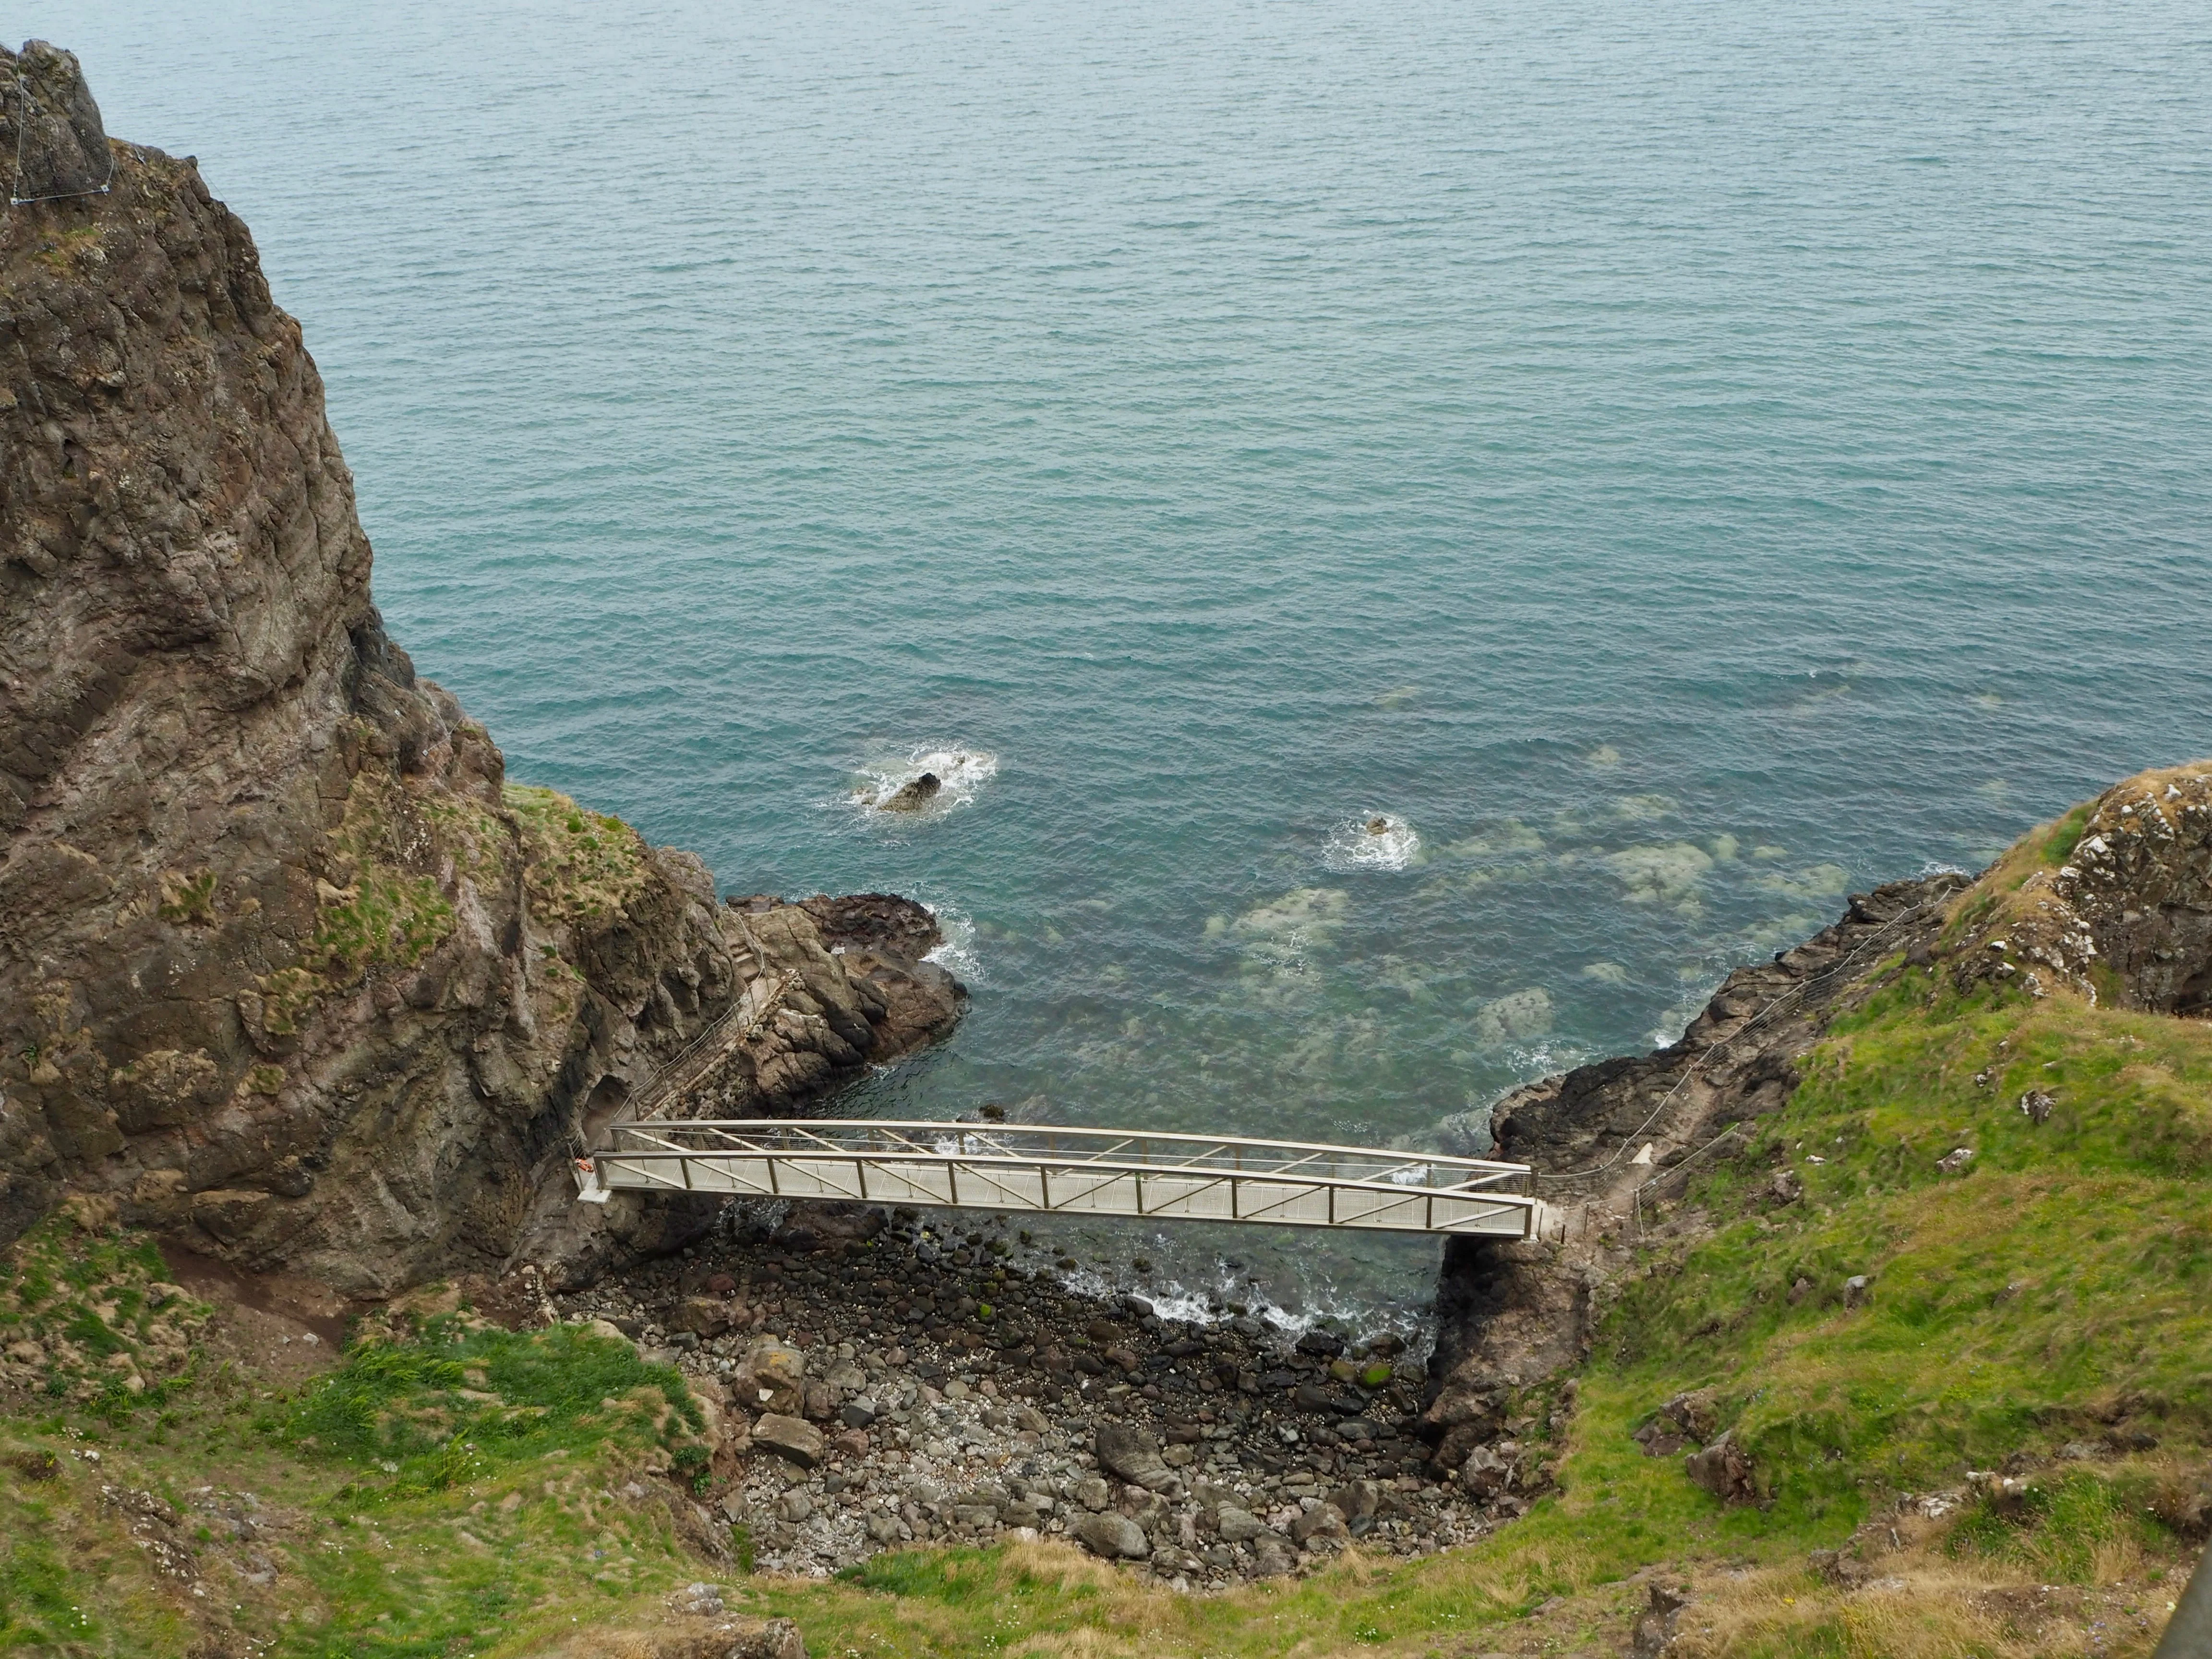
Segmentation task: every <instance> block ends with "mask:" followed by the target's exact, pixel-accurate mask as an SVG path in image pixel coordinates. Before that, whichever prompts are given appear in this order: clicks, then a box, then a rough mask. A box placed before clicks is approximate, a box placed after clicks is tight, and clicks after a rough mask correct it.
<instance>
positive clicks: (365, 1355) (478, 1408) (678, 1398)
mask: <svg viewBox="0 0 2212 1659" xmlns="http://www.w3.org/2000/svg"><path fill="white" fill-rule="evenodd" d="M258 1427H260V1428H261V1429H262V1430H263V1431H264V1432H265V1433H268V1434H270V1436H272V1437H274V1438H276V1440H277V1441H279V1442H280V1443H283V1444H284V1445H286V1446H289V1447H291V1448H293V1449H297V1450H300V1451H302V1452H306V1453H309V1454H311V1455H314V1456H316V1457H319V1458H325V1459H335V1460H337V1461H340V1462H347V1463H351V1464H354V1465H356V1466H365V1467H367V1468H374V1469H376V1470H378V1471H380V1472H381V1474H383V1475H385V1476H386V1477H389V1478H388V1479H385V1480H378V1479H376V1478H374V1476H372V1477H370V1478H368V1479H366V1480H362V1481H361V1482H359V1483H358V1484H357V1485H356V1486H354V1487H352V1488H350V1489H349V1492H350V1493H351V1495H352V1496H355V1497H357V1498H360V1499H361V1500H362V1501H369V1500H372V1499H374V1500H376V1501H381V1502H391V1501H394V1500H397V1499H398V1498H406V1497H409V1496H413V1495H417V1494H420V1493H423V1492H445V1491H447V1490H450V1489H452V1488H453V1487H455V1486H466V1485H468V1484H469V1483H470V1482H471V1481H473V1480H477V1479H480V1478H482V1477H483V1476H485V1475H487V1474H491V1473H493V1472H494V1471H495V1470H496V1469H497V1468H500V1467H501V1466H502V1465H505V1464H509V1463H513V1462H518V1461H520V1460H524V1459H532V1458H542V1457H544V1456H545V1455H548V1454H549V1453H552V1452H556V1451H558V1452H573V1451H597V1450H599V1449H602V1448H607V1447H621V1448H629V1449H643V1448H647V1447H651V1446H655V1445H658V1446H661V1447H665V1448H667V1449H670V1450H671V1455H672V1460H677V1461H680V1460H681V1459H682V1458H683V1456H684V1454H685V1453H686V1452H687V1451H688V1452H691V1453H693V1454H695V1455H694V1456H693V1457H692V1458H691V1460H690V1462H691V1464H692V1465H693V1466H694V1467H703V1464H704V1461H705V1460H704V1454H703V1449H701V1448H700V1447H699V1444H698V1443H697V1441H696V1439H694V1438H693V1437H695V1436H696V1434H697V1433H698V1432H699V1431H700V1429H701V1427H702V1422H701V1418H700V1415H699V1407H698V1405H697V1403H696V1401H693V1400H692V1398H691V1396H690V1392H689V1390H687V1389H685V1387H684V1381H683V1378H682V1377H681V1376H678V1374H677V1372H676V1371H675V1370H673V1369H671V1368H670V1367H668V1366H665V1365H650V1364H646V1363H645V1361H643V1360H642V1359H641V1358H638V1355H637V1351H636V1349H635V1348H633V1347H632V1346H630V1345H629V1343H627V1342H623V1341H620V1340H614V1339H610V1338H604V1337H597V1336H592V1335H591V1334H588V1333H586V1331H584V1330H583V1329H582V1328H579V1327H575V1326H567V1325H563V1326H556V1327H555V1328H552V1329H550V1330H546V1331H536V1332H527V1333H525V1332H514V1331H504V1330H500V1329H497V1328H488V1327H487V1328H470V1327H469V1326H468V1325H467V1324H465V1322H463V1321H461V1320H460V1319H459V1318H458V1317H455V1316H447V1317H446V1318H442V1319H437V1320H433V1321H431V1322H429V1324H428V1327H427V1328H425V1330H424V1332H423V1333H422V1336H421V1337H420V1339H419V1340H404V1341H391V1340H382V1339H381V1338H376V1339H371V1340H364V1341H362V1342H360V1343H358V1344H356V1346H355V1347H354V1348H353V1349H352V1351H351V1352H349V1354H348V1355H347V1357H346V1360H345V1363H344V1364H343V1365H341V1366H340V1367H339V1368H338V1369H337V1370H335V1371H332V1372H331V1373H329V1374H328V1375H326V1376H321V1377H319V1378H317V1379H316V1380H315V1381H314V1382H313V1383H311V1384H309V1385H308V1386H307V1388H306V1389H304V1390H303V1391H302V1393H301V1395H300V1397H299V1398H298V1399H296V1400H295V1401H289V1402H287V1403H286V1404H285V1405H284V1406H283V1408H282V1409H281V1410H278V1411H276V1412H273V1413H267V1414H265V1415H264V1416H263V1417H262V1418H261V1419H259V1421H258Z"/></svg>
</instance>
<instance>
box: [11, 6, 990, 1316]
mask: <svg viewBox="0 0 2212 1659" xmlns="http://www.w3.org/2000/svg"><path fill="white" fill-rule="evenodd" d="M20 62H21V65H22V66H23V68H24V71H25V73H24V77H23V84H24V86H25V87H26V88H27V89H28V93H29V95H28V96H14V97H11V99H10V100H9V101H8V102H7V103H6V104H5V105H0V155H12V154H13V153H14V152H15V149H16V146H17V143H18V137H19V135H20V137H21V140H22V142H23V146H24V149H25V151H26V155H27V162H26V166H27V167H29V168H31V169H32V170H33V171H35V172H37V173H39V175H40V177H42V178H44V177H49V176H51V177H55V178H60V177H64V175H66V177H68V178H71V179H73V178H76V176H77V175H78V174H82V173H86V170H87V168H88V167H89V166H90V162H89V161H88V160H87V157H88V155H90V153H91V152H92V151H93V150H94V149H98V150H100V151H105V152H106V155H107V156H111V157H112V179H110V181H109V183H108V185H107V188H106V191H105V192H104V193H96V194H87V195H76V196H71V197H65V198H64V199H58V200H53V201H48V202H41V203H34V204H27V205H20V206H17V207H15V208H14V209H12V210H10V211H9V213H8V214H7V215H6V216H5V219H4V222H0V836H4V843H3V844H0V1239H5V1238H7V1237H14V1236H15V1234H16V1233H18V1232H20V1231H21V1230H22V1229H23V1228H24V1227H25V1226H27V1225H29V1223H30V1222H31V1221H33V1219H35V1218H37V1217H38V1216H40V1214H42V1213H44V1212H46V1211H47V1210H49V1209H51V1208H52V1207H53V1206H55V1205H56V1204H57V1203H58V1201H59V1200H60V1199H61V1198H62V1196H63V1195H64V1192H65V1191H67V1190H69V1189H70V1188H77V1189H81V1190H85V1191H88V1192H90V1193H94V1194H100V1195H103V1196H104V1197H105V1198H106V1199H107V1200H112V1201H113V1202H114V1203H115V1204H116V1205H117V1206H118V1208H119V1210H120V1212H122V1213H123V1214H124V1216H125V1218H128V1219H131V1220H133V1221H137V1222H141V1223H143V1224H146V1225H151V1226H154V1227H156V1228H159V1229H161V1230H163V1231H166V1232H167V1233H169V1234H171V1235H173V1236H175V1237H179V1238H181V1239H182V1240H184V1241H185V1242H186V1243H191V1245H193V1246H194V1247H195V1248H197V1249H202V1250H205V1251H209V1252H211V1253H215V1254H218V1255H224V1256H227V1257H228V1258H230V1259H232V1260H234V1261H238V1262H239V1263H240V1264H241V1265H245V1266H250V1267H273V1266H276V1265H285V1266H289V1267H294V1268H297V1269H300V1270H302V1271H305V1272H307V1273H313V1274H314V1275H316V1276H318V1277H320V1278H323V1279H326V1280H328V1281H330V1282H331V1283H333V1284H335V1285H339V1286H342V1287H344V1288H348V1289H351V1290H355V1291H364V1292H368V1291H385V1290H389V1289H391V1288H393V1287H395V1286H398V1285H403V1284H404V1283H407V1282H409V1281H410V1280H412V1279H418V1278H420V1277H422V1276H424V1275H426V1274H429V1273H441V1272H448V1271H453V1270H454V1269H456V1268H494V1267H498V1266H499V1265H500V1264H501V1261H503V1260H505V1259H506V1258H507V1256H508V1255H510V1253H511V1252H512V1251H513V1249H514V1247H515V1246H516V1244H517V1243H518V1241H519V1240H520V1238H521V1237H522V1236H523V1232H524V1230H525V1228H526V1225H528V1224H529V1223H530V1222H531V1219H532V1215H533V1213H534V1212H535V1213H538V1214H539V1215H541V1216H542V1214H543V1213H544V1210H545V1207H546V1205H547V1202H548V1199H549V1195H555V1194H560V1193H561V1192H562V1184H561V1183H562V1182H564V1181H565V1176H566V1162H567V1157H568V1152H570V1151H571V1149H572V1147H573V1146H574V1137H575V1136H576V1134H577V1133H578V1132H579V1130H580V1128H581V1127H583V1126H584V1125H585V1124H586V1122H588V1121H594V1120H598V1119H603V1118H604V1117H605V1116H606V1115H611V1113H612V1112H613V1111H615V1110H617V1109H619V1108H620V1107H621V1105H622V1104H623V1102H624V1100H625V1099H626V1098H627V1097H628V1096H629V1094H630V1093H632V1092H633V1091H635V1090H637V1089H638V1088H640V1087H641V1086H642V1085H644V1084H645V1083H646V1081H647V1079H649V1078H650V1077H651V1076H652V1074H653V1072H654V1071H655V1069H656V1068H657V1066H659V1063H660V1062H661V1061H662V1060H665V1058H667V1057H668V1056H669V1055H671V1054H674V1053H675V1052H677V1051H678V1050H679V1049H681V1048H683V1047H684V1044H685V1043H686V1042H689V1041H690V1038H691V1037H692V1036H693V1035H694V1034H696V1032H697V1031H698V1030H700V1029H701V1028H702V1026H704V1025H705V1024H707V1023H708V1022H709V1021H711V1020H713V1019H714V1018H715V1017H716V1016H717V1015H718V1014H719V1013H720V1012H722V1011H723V1010H724V1009H726V1008H727V1007H728V1006H730V1005H731V1003H732V1000H733V999H734V998H736V997H737V996H738V995H739V994H742V993H743V992H744V987H746V986H747V985H748V984H749V983H750V982H752V981H754V980H756V979H757V978H759V977H760V976H762V975H771V976H776V977H777V978H778V979H779V981H781V980H782V979H783V978H784V976H787V975H796V977H795V978H793V979H791V980H790V981H789V982H788V986H787V988H786V989H784V990H782V991H781V992H780V993H779V998H780V1006H779V1009H778V1011H777V1012H776V1015H775V1018H772V1019H769V1020H767V1021H765V1022H763V1024H762V1025H761V1027H760V1029H759V1030H757V1032H755V1033H754V1034H753V1035H752V1036H750V1037H749V1038H748V1039H747V1040H746V1042H744V1044H743V1045H742V1046H741V1047H740V1048H738V1050H737V1051H736V1052H734V1053H733V1054H732V1056H731V1058H730V1060H729V1061H728V1063H727V1064H726V1065H725V1066H722V1067H721V1068H720V1072H719V1073H718V1074H717V1076H716V1077H715V1078H714V1079H713V1083H714V1103H715V1107H716V1109H717V1110H720V1111H727V1112H730V1113H732V1114H740V1113H742V1114H753V1113H775V1112H778V1111H786V1110H790V1109H793V1108H794V1107H796V1106H797V1105H798V1104H799V1103H801V1102H803V1101H805V1100H806V1099H809V1098H811V1097H816V1096H818V1095H820V1094H821V1093H823V1091H826V1090H828V1089H830V1088H833V1087H835V1086H836V1085H838V1084H839V1083H840V1082H842V1081H844V1080H846V1079H850V1078H851V1077H853V1076H854V1075H857V1074H858V1073H859V1072H860V1070H861V1069H862V1068H863V1067H864V1066H866V1064H867V1063H869V1062H871V1061H881V1060H886V1059H889V1058H891V1057H893V1056H895V1055H896V1054H899V1053H901V1052H902V1051H904V1050H905V1049H907V1048H911V1047H913V1046H915V1045H916V1044H917V1043H920V1042H927V1041H929V1040H931V1039H933V1038H934V1037H936V1036H942V1035H943V1034H944V1033H945V1031H947V1030H950V1029H951V1024H952V1023H953V1022H954V1021H955V1020H956V1019H957V1017H958V1013H959V1009H960V993H959V990H958V987H957V986H955V985H954V984H953V983H952V981H951V979H950V978H949V976H947V975H945V974H944V973H943V972H942V970H940V969H936V968H934V967H933V966H931V965H929V964H927V963H922V962H921V961H920V960H919V958H920V957H921V956H922V955H923V954H925V953H926V951H927V949H928V947H929V946H930V945H933V944H934V943H935V942H936V939H935V933H934V925H933V923H932V922H931V921H930V920H929V918H928V916H927V913H926V912H923V911H921V909H920V908H919V907H917V906H914V905H911V904H909V903H908V902H905V901H903V900H896V899H888V898H878V899H873V900H870V901H865V902H854V901H817V902H813V903H812V904H811V905H809V906H806V907H799V906H789V905H782V904H778V903H774V902H761V901H754V902H748V903H746V904H744V906H742V907H740V906H738V905H734V904H718V903H717V902H716V900H715V894H714V884H713V881H712V879H711V878H710V877H709V875H708V872H707V870H706V869H705V867H704V866H702V864H701V863H700V862H699V860H696V858H693V857H691V856H690V855H689V854H683V853H678V852H675V851H672V850H670V849H666V848H648V847H647V846H646V845H645V843H644V842H642V841H641V840H640V839H639V837H638V836H636V835H635V832H633V831H632V830H630V829H629V828H628V827H627V826H625V825H623V824H622V823H619V822H617V820H615V819H612V818H609V817H603V816H601V815H599V814H597V813H593V812H590V811H586V810H584V809H582V808H580V807H579V806H577V805H575V804H574V803H573V802H570V801H568V800H567V799H564V798H562V797H561V796H559V795H556V794H554V793H552V792H550V791H547V790H540V789H531V788H525V787H517V786H515V785H513V784H511V783H509V782H507V780H506V777H505V769H504V764H503V762H502V759H501V755H500V752H499V750H498V749H497V748H496V747H495V745H494V744H493V743H492V741H491V738H489V735H488V734H487V733H486V732H485V731H484V730H483V727H482V726H478V725H477V724H476V723H475V722H473V721H471V720H469V719H468V718H467V716H466V715H465V714H464V713H463V712H462V710H461V708H460V707H459V704H458V703H457V702H455V701H454V699H453V697H452V696H449V695H448V694H447V693H446V692H444V691H442V690H440V689H439V688H438V687H436V686H435V685H433V684H430V683H429V682H428V681H425V680H422V679H419V678H417V677H416V673H415V671H414V668H413V666H412V665H411V664H410V662H409V660H408V658H407V656H406V653H404V652H403V651H401V650H400V649H399V648H398V647H397V646H396V645H395V644H393V643H392V641H391V640H390V639H389V638H388V637H386V634H385V632H384V629H383V627H382V625H381V623H380V620H379V617H378V616H377V613H376V611H375V609H374V606H373V605H372V604H371V601H370V595H369V566H370V552H369V544H368V539H367V538H366V537H364V536H363V534H362V530H361V526H360V525H359V523H358V522H357V521H356V518H355V513H354V501H353V489H352V480H351V477H350V475H349V473H348V471H347V470H346V466H345V463H344V461H343V459H342V458H341V456H340V455H339V453H338V447H337V441H336V439H335V438H334V437H333V436H332V435H331V429H330V427H329V424H328V422H326V421H325V417H324V410H323V393H322V384H321V381H320V380H319V377H318V375H317V374H316V371H315V366H314V363H313V360H312V359H311V358H310V357H309V356H308V355H307V350H306V349H305V347H304V346H303V345H302V343H301V335H300V329H299V325H298V324H296V323H295V321H294V320H293V319H291V318H290V317H289V316H287V315H286V314H285V313H283V312H282V311H281V310H279V309H278V308H277V307H276V305H275V304H274V303H273V302H272V301H271V300H270V294H269V289H268V284H267V283H266V282H265V281H264V278H263V276H262V274H261V270H260V266H259V263H258V258H257V256H256V253H255V251H254V247H253V243H252V238H251V237H250V236H249V235H248V234H247V233H246V227H245V226H244V225H243V224H241V223H240V222H239V221H238V219H237V218H236V217H235V216H233V215H232V214H231V213H229V212H228V210H226V209H225V208H224V207H223V206H222V204H221V203H220V202H218V201H216V200H215V199H214V198H213V197H211V196H210V194H209V192H208V190H207V187H206V185H204V183H203V182H202V181H201V179H200V177H199V174H198V172H197V168H196V167H195V165H194V163H193V162H192V161H190V160H189V159H187V160H183V161H179V160H177V159H174V158H172V157H170V156H167V155H162V154H161V153H160V152H158V151H155V150H150V149H138V148H135V147H132V146H130V145H125V144H119V143H117V144H110V143H108V142H107V141H106V139H105V137H104V136H103V135H101V134H100V126H99V117H98V112H97V110H96V108H94V107H93V106H92V103H91V100H90V98H89V95H88V94H85V93H84V92H83V88H82V81H81V79H79V78H78V77H77V76H76V66H75V63H74V60H73V59H70V58H68V56H67V54H65V53H58V52H53V51H52V49H51V48H41V47H39V46H37V45H36V43H34V44H33V46H31V47H27V48H26V51H25V53H24V54H23V56H22V58H21V60H20ZM18 64H19V60H18V59H17V58H15V56H14V55H12V54H8V53H5V52H0V82H5V83H7V84H8V85H9V86H10V87H11V88H12V87H13V86H14V85H15V81H16V72H17V68H18ZM93 159H94V160H98V159H102V158H100V157H98V156H94V158H93ZM19 193H21V192H19ZM848 935H849V938H848ZM848 944H849V945H850V947H851V948H850V949H848V950H844V951H839V950H836V949H835V947H838V946H841V945H848ZM608 1208H609V1212H610V1213H609V1214H608V1216H607V1217H606V1218H605V1219H604V1220H603V1221H601V1220H594V1221H591V1222H590V1223H589V1224H588V1225H583V1224H580V1223H578V1222H574V1221H569V1222H568V1223H565V1224H564V1225H563V1227H562V1228H559V1229H554V1230H551V1231H546V1230H544V1229H542V1228H541V1230H540V1237H541V1242H542V1243H545V1244H546V1247H547V1248H549V1249H558V1250H559V1251H560V1252H561V1253H562V1255H563V1256H564V1258H565V1260H566V1261H568V1263H569V1264H571V1265H576V1264H584V1263H588V1262H589V1261H592V1260H594V1259H597V1258H599V1257H601V1256H604V1255H606V1254H607V1253H609V1252H611V1251H616V1250H619V1249H624V1248H644V1247H648V1246H651V1245H653V1244H654V1243H659V1242H665V1237H666V1235H667V1234H668V1233H669V1232H670V1231H671V1230H676V1229H680V1228H682V1227H684V1225H688V1219H687V1218H686V1217H684V1215H682V1214H681V1213H679V1212H673V1211H669V1210H647V1209H641V1208H639V1207H637V1206H629V1207H627V1208H626V1207H625V1206H623V1204H621V1203H619V1202H618V1203H617V1204H616V1205H611V1206H608Z"/></svg>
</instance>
